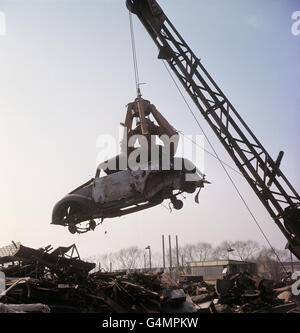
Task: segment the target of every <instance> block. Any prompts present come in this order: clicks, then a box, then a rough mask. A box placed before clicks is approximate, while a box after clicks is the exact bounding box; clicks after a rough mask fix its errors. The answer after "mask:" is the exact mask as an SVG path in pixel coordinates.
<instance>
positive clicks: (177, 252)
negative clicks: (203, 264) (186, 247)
mask: <svg viewBox="0 0 300 333" xmlns="http://www.w3.org/2000/svg"><path fill="white" fill-rule="evenodd" d="M176 257H177V267H178V268H179V250H178V236H177V235H176Z"/></svg>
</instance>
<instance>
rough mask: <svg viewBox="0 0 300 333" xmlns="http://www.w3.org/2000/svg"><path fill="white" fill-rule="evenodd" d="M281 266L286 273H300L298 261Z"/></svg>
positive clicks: (299, 262) (284, 263)
mask: <svg viewBox="0 0 300 333" xmlns="http://www.w3.org/2000/svg"><path fill="white" fill-rule="evenodd" d="M282 265H283V266H284V268H285V269H286V271H287V272H291V273H293V272H296V271H299V272H300V261H295V262H293V263H291V262H290V261H288V262H283V263H282Z"/></svg>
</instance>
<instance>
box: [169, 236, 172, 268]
mask: <svg viewBox="0 0 300 333" xmlns="http://www.w3.org/2000/svg"><path fill="white" fill-rule="evenodd" d="M169 255H170V274H171V271H172V246H171V235H169Z"/></svg>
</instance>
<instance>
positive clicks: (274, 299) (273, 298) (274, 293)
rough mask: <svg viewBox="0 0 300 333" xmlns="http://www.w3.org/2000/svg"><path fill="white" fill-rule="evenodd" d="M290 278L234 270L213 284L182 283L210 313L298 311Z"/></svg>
mask: <svg viewBox="0 0 300 333" xmlns="http://www.w3.org/2000/svg"><path fill="white" fill-rule="evenodd" d="M291 288H292V281H291V280H289V279H287V280H285V281H281V282H278V283H276V282H275V281H272V280H267V279H264V278H261V277H259V276H254V275H251V274H249V273H237V274H233V275H229V276H227V277H224V278H223V279H219V280H217V281H216V284H209V283H206V282H204V281H203V282H198V283H197V282H194V283H187V282H185V284H184V285H183V289H184V291H185V292H188V293H189V295H191V300H192V301H193V302H194V303H195V304H197V305H198V306H199V307H200V308H201V309H202V311H205V310H206V312H213V313H287V312H299V311H300V298H299V297H298V298H296V297H293V295H292V292H291Z"/></svg>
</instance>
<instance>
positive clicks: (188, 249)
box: [180, 244, 197, 262]
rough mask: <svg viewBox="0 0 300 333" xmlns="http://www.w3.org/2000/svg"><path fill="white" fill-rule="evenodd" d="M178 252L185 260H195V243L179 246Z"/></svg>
mask: <svg viewBox="0 0 300 333" xmlns="http://www.w3.org/2000/svg"><path fill="white" fill-rule="evenodd" d="M180 253H181V254H182V255H183V258H184V261H185V262H191V261H196V260H197V250H196V246H195V245H191V244H187V245H185V246H184V247H183V248H180Z"/></svg>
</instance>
